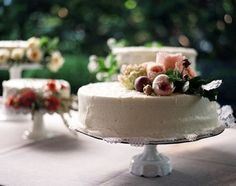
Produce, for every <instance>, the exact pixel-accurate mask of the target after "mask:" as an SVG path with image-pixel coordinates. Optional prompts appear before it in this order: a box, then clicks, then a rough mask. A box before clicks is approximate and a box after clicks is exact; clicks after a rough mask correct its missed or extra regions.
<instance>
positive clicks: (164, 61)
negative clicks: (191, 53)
mask: <svg viewBox="0 0 236 186" xmlns="http://www.w3.org/2000/svg"><path fill="white" fill-rule="evenodd" d="M184 59H185V56H183V55H182V54H181V53H176V54H168V53H165V52H159V53H158V54H157V56H156V63H157V64H158V65H160V66H163V68H164V70H165V71H167V70H170V69H175V67H176V63H181V62H182V61H183V60H184Z"/></svg>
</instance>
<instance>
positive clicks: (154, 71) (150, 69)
mask: <svg viewBox="0 0 236 186" xmlns="http://www.w3.org/2000/svg"><path fill="white" fill-rule="evenodd" d="M146 70H147V77H148V78H149V79H150V80H151V81H153V80H154V79H155V77H157V75H159V74H162V73H164V68H163V66H160V65H158V64H156V63H149V64H147V67H146Z"/></svg>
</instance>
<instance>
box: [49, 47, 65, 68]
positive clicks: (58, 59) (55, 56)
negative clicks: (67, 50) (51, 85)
mask: <svg viewBox="0 0 236 186" xmlns="http://www.w3.org/2000/svg"><path fill="white" fill-rule="evenodd" d="M63 64H64V58H63V57H62V55H61V53H60V52H59V51H55V52H53V53H52V54H51V59H50V62H49V63H48V65H47V67H48V69H49V70H51V71H53V72H56V71H58V70H59V69H60V68H61V66H62V65H63Z"/></svg>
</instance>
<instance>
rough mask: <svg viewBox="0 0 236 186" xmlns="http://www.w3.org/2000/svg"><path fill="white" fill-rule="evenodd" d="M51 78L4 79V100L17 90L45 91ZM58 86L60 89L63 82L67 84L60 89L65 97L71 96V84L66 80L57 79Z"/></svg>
mask: <svg viewBox="0 0 236 186" xmlns="http://www.w3.org/2000/svg"><path fill="white" fill-rule="evenodd" d="M48 81H49V79H30V78H26V79H11V80H7V81H3V83H2V86H3V100H6V99H7V97H8V96H10V95H13V94H15V93H17V91H19V90H21V89H24V88H30V89H33V90H35V91H43V89H44V88H45V87H46V85H47V83H48ZM55 83H56V87H57V89H58V90H60V86H61V84H63V85H64V86H65V88H64V89H63V90H60V91H59V93H60V95H61V96H62V97H63V98H69V97H70V84H69V83H68V82H67V81H65V80H55Z"/></svg>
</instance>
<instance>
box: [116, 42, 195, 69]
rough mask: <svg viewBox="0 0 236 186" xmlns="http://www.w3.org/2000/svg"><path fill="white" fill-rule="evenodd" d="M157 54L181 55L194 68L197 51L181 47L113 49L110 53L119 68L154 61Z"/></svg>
mask: <svg viewBox="0 0 236 186" xmlns="http://www.w3.org/2000/svg"><path fill="white" fill-rule="evenodd" d="M158 52H166V53H170V54H175V53H181V54H183V55H184V56H186V57H187V58H188V59H189V61H191V62H192V68H193V69H195V68H196V57H197V51H196V50H195V49H193V48H183V47H142V46H140V47H122V48H119V47H114V48H112V53H113V54H114V55H115V56H116V59H117V61H118V64H119V66H120V65H122V64H140V63H143V62H147V61H156V54H157V53H158Z"/></svg>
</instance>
